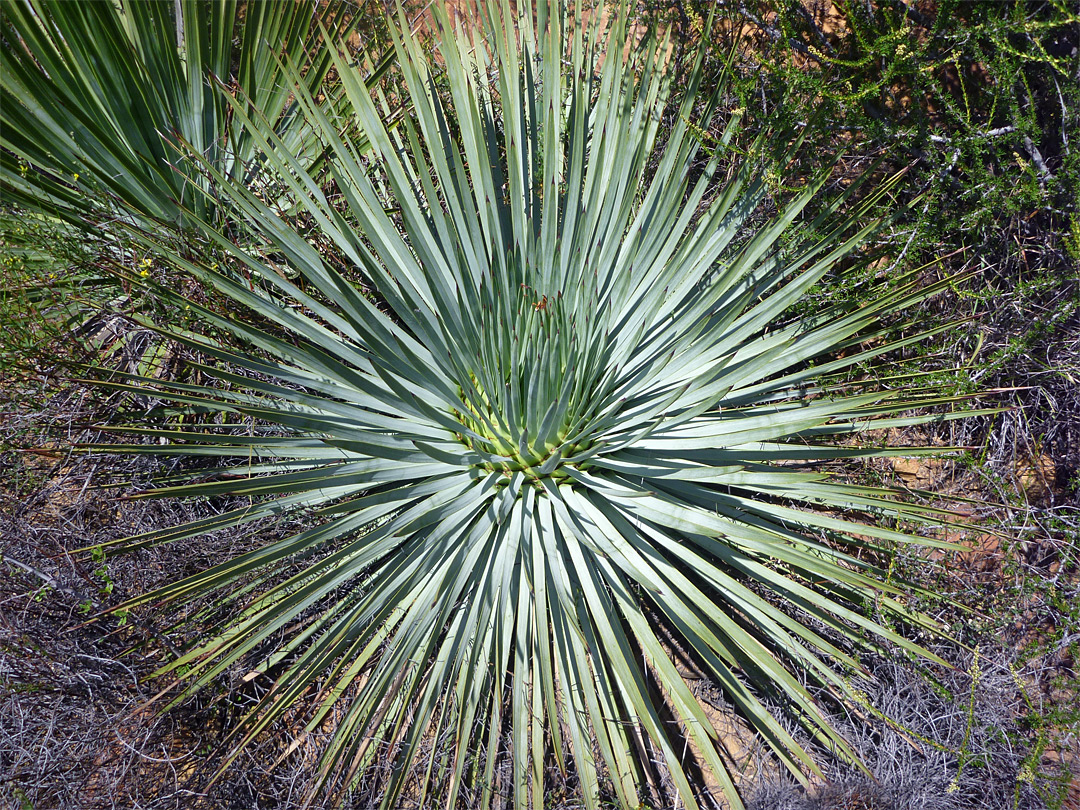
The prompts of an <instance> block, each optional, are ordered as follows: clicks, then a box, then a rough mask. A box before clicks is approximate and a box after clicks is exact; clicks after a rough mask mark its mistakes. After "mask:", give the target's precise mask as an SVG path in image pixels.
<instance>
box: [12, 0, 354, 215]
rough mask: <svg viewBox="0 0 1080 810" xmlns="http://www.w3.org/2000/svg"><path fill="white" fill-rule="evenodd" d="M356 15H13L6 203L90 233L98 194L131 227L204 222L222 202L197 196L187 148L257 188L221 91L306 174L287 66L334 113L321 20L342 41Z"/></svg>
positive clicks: (158, 6) (326, 9)
mask: <svg viewBox="0 0 1080 810" xmlns="http://www.w3.org/2000/svg"><path fill="white" fill-rule="evenodd" d="M241 9H243V14H240V13H239V12H240V11H241ZM347 11H348V12H351V13H346V12H347ZM356 11H357V9H356V8H355V7H349V6H346V5H345V4H343V3H341V2H337V0H334V2H331V3H329V4H327V3H323V4H319V3H316V2H313V1H312V2H302V1H301V2H298V0H260V2H253V3H246V4H242V3H240V2H238V0H181V1H180V2H176V3H172V2H156V0H124V1H123V2H110V1H109V0H102V1H101V2H69V1H68V0H12V2H5V3H4V4H3V8H2V10H0V79H2V81H0V88H2V92H0V110H2V111H3V123H4V126H3V128H2V129H0V146H2V147H3V151H2V152H0V180H2V182H3V185H4V196H5V200H6V201H7V202H8V203H18V204H19V205H21V206H23V207H24V208H28V209H31V210H40V211H43V212H44V213H46V214H50V215H59V216H63V217H65V218H68V219H71V218H74V219H75V220H76V221H82V219H83V218H84V217H85V216H86V215H87V214H88V213H90V210H91V209H88V206H90V205H91V203H93V202H94V201H95V200H96V199H97V198H96V196H95V195H94V194H92V193H89V192H90V191H91V190H98V191H101V192H104V193H105V194H107V195H111V196H112V197H114V198H115V200H116V202H117V203H118V205H119V208H120V209H121V210H122V212H123V213H124V214H125V215H131V214H135V215H139V216H143V217H148V218H151V219H159V220H163V221H165V222H171V223H175V224H185V223H184V216H185V215H184V211H185V209H186V210H188V211H189V215H188V218H189V220H190V219H194V220H196V221H197V220H199V219H207V218H208V217H209V215H210V213H211V211H212V210H213V206H214V202H215V201H214V199H213V198H212V197H211V196H208V195H207V194H205V193H200V191H199V190H198V189H199V188H200V187H201V189H203V190H205V189H206V188H207V183H206V182H205V175H204V174H203V173H202V172H201V171H200V170H199V169H198V168H197V163H196V162H195V161H193V160H192V159H191V158H190V157H188V156H186V154H185V152H184V151H183V150H184V149H185V148H186V149H190V150H192V151H193V152H195V153H197V154H198V155H199V156H200V157H201V158H202V159H203V160H205V161H207V162H208V163H209V164H210V165H212V166H214V167H215V168H216V169H217V170H218V171H220V172H221V174H222V175H224V176H226V177H228V178H229V179H230V180H231V181H234V182H242V183H247V184H252V183H253V182H255V180H256V179H257V178H258V177H259V175H260V172H261V167H260V166H259V165H258V163H257V161H255V159H254V158H255V156H256V147H255V143H256V142H255V141H254V140H253V139H252V137H251V134H250V132H249V131H247V130H246V129H245V128H244V127H242V126H239V125H238V122H237V121H235V120H234V118H233V116H232V114H231V111H230V106H229V104H228V103H227V101H226V97H225V95H224V94H223V93H222V92H220V91H219V89H218V88H217V87H215V86H214V83H215V82H220V83H222V84H224V85H227V86H228V87H229V89H230V90H233V91H235V92H240V93H243V94H244V95H245V96H246V97H247V98H250V99H251V101H252V103H253V104H255V105H256V108H257V109H258V110H259V113H260V120H259V122H258V126H259V127H261V128H263V129H272V130H273V131H274V132H275V133H276V134H277V135H278V136H279V137H280V138H281V141H282V143H283V145H284V146H285V147H287V148H288V149H290V150H291V151H292V153H293V154H295V155H297V156H298V157H300V158H301V160H302V162H303V163H304V165H305V167H306V168H308V169H311V168H312V167H313V166H315V165H316V164H317V162H318V159H319V157H320V152H319V148H318V147H319V144H318V142H317V141H316V140H315V139H314V138H313V137H312V135H313V134H312V132H311V130H310V128H309V127H308V126H307V124H306V122H305V121H304V120H303V119H302V118H301V117H300V116H298V115H297V112H298V110H297V107H296V104H295V101H294V100H293V98H292V87H291V86H290V85H289V83H287V82H285V81H284V80H283V77H282V74H281V70H280V62H279V60H280V59H281V57H282V56H286V55H288V56H291V57H292V58H293V59H304V63H303V65H302V71H301V72H302V74H303V79H302V82H303V84H304V86H305V87H306V88H308V89H309V90H311V91H312V92H318V91H322V92H323V93H326V94H327V96H328V98H326V99H324V103H325V104H326V105H327V106H328V107H333V100H334V99H335V98H336V95H337V94H336V93H334V92H331V91H330V88H327V87H324V80H325V79H326V76H327V73H328V70H329V68H330V57H329V54H328V53H327V52H326V51H325V50H323V49H319V48H314V47H311V43H312V33H313V32H316V31H317V29H316V28H315V24H314V22H313V20H314V18H315V17H316V15H318V18H319V19H320V20H321V21H322V23H323V24H324V25H325V26H326V27H327V28H328V29H329V32H328V33H329V35H330V36H333V37H335V39H337V38H340V37H341V36H343V35H344V34H346V33H347V32H348V31H349V30H351V28H352V27H353V25H354V23H355V21H356ZM305 57H306V58H305ZM193 183H195V184H197V185H193ZM98 215H99V216H100V212H98Z"/></svg>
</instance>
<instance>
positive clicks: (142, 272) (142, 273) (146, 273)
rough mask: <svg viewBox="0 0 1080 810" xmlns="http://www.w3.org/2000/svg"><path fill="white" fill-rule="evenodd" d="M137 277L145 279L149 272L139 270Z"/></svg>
mask: <svg viewBox="0 0 1080 810" xmlns="http://www.w3.org/2000/svg"><path fill="white" fill-rule="evenodd" d="M139 275H140V276H142V277H143V278H146V277H147V276H148V275H150V271H149V270H140V271H139Z"/></svg>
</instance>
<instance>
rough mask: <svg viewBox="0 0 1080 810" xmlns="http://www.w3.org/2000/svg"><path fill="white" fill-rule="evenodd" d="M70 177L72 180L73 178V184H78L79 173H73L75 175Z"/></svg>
mask: <svg viewBox="0 0 1080 810" xmlns="http://www.w3.org/2000/svg"><path fill="white" fill-rule="evenodd" d="M72 177H74V178H75V182H76V183H78V182H79V173H78V172H75V174H73V175H72Z"/></svg>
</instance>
